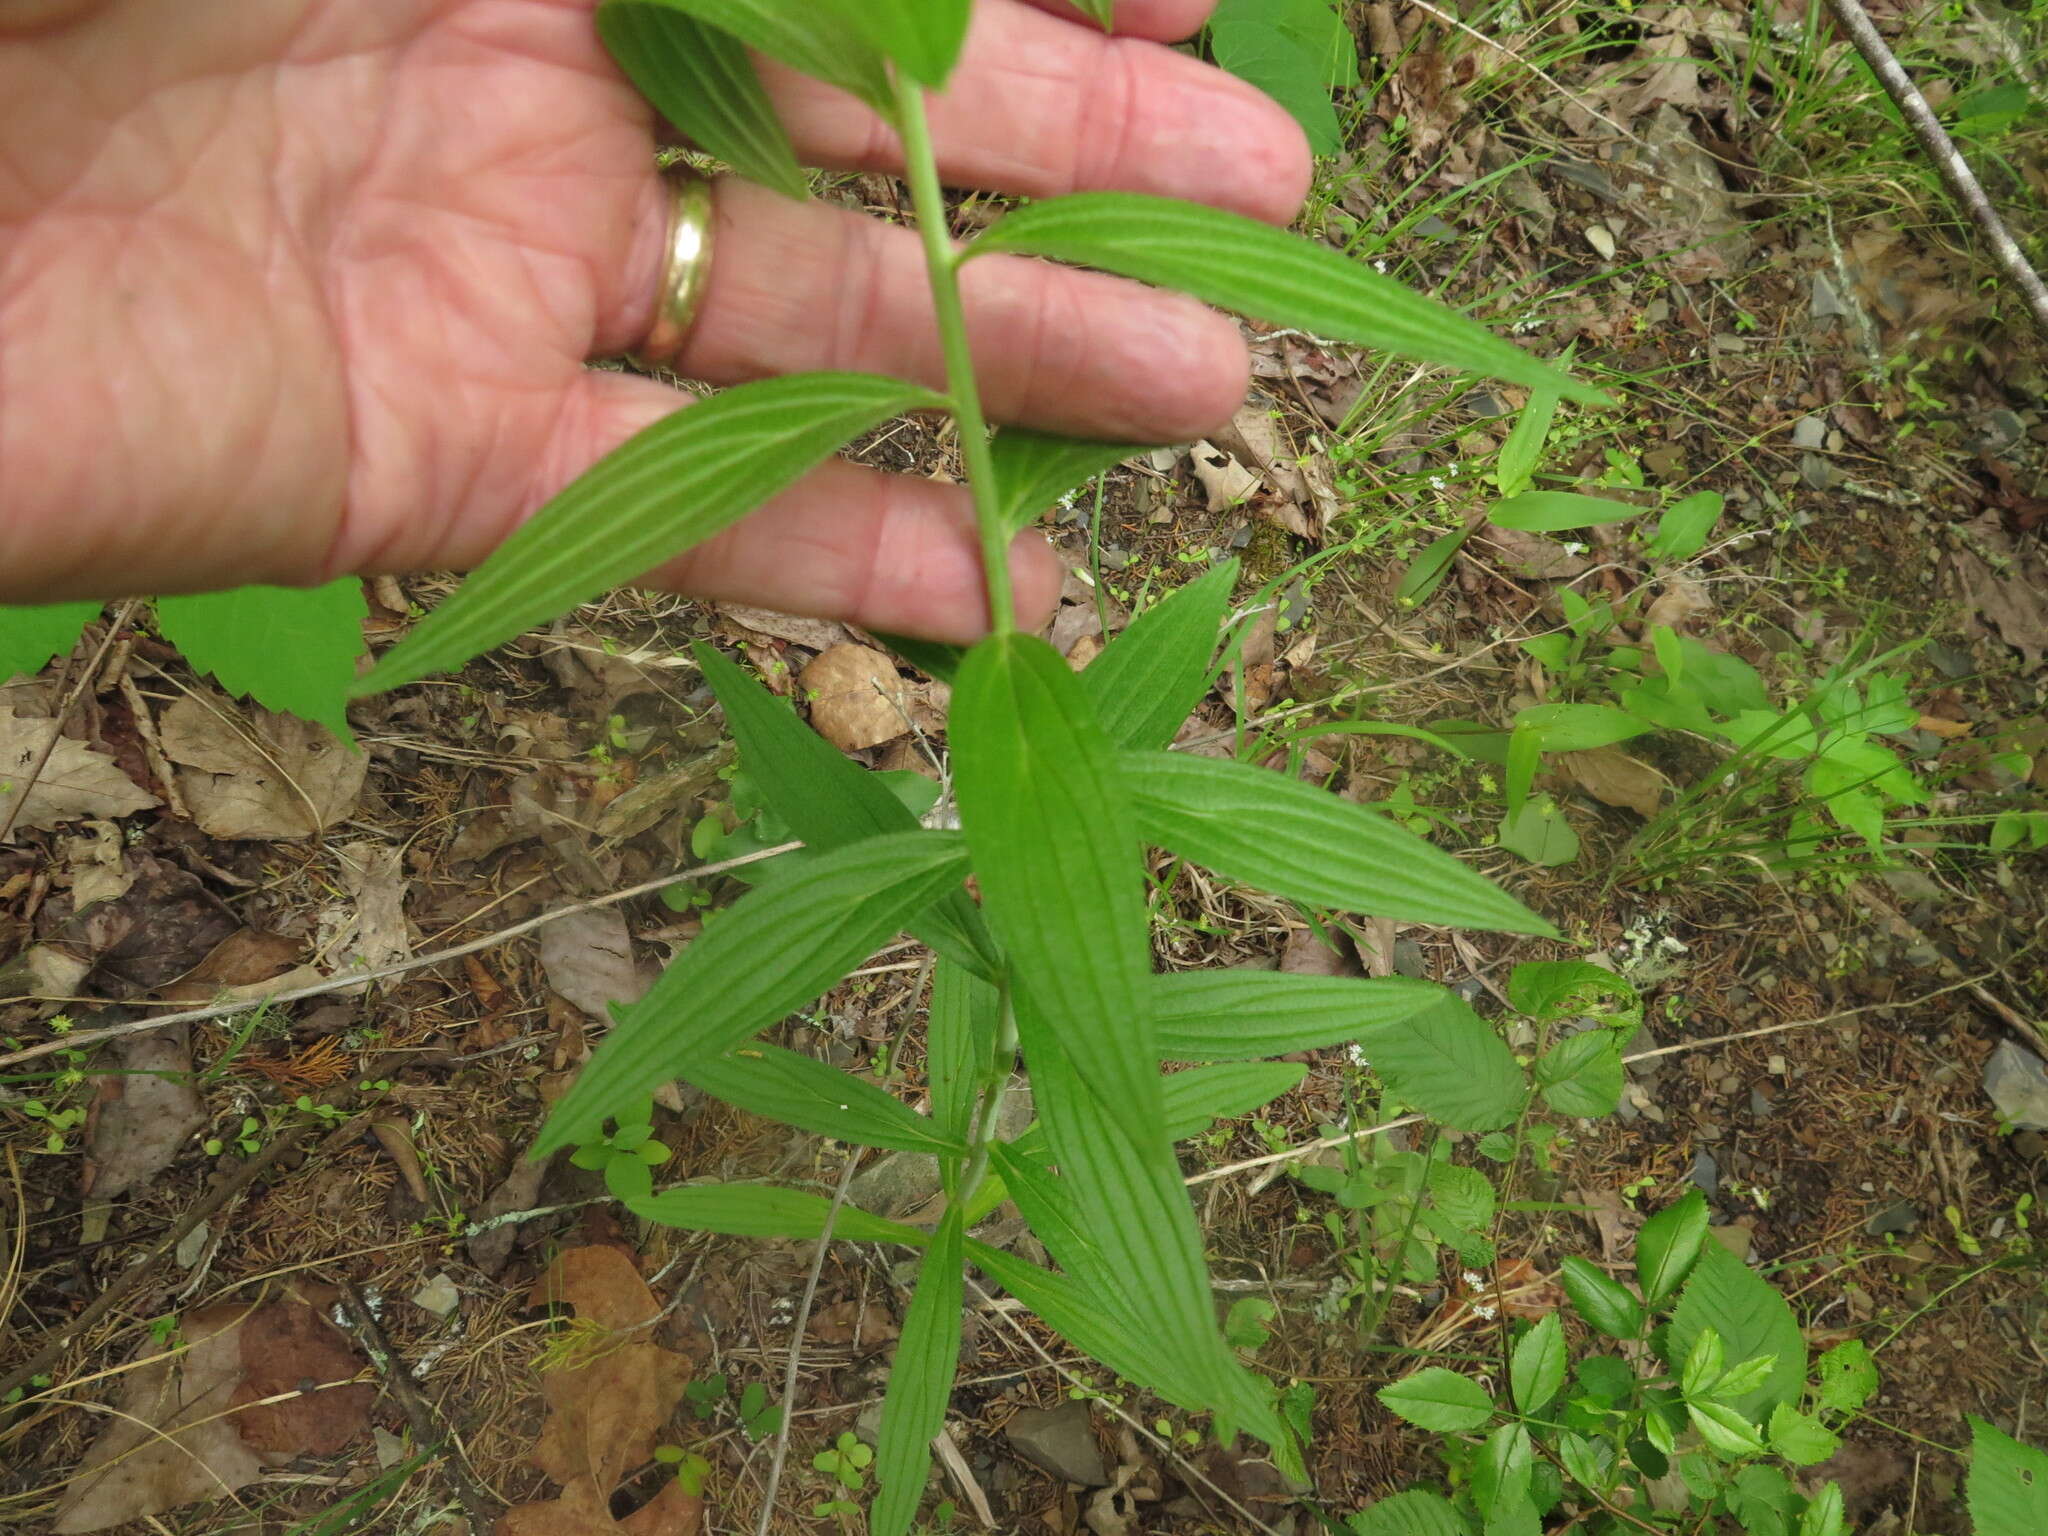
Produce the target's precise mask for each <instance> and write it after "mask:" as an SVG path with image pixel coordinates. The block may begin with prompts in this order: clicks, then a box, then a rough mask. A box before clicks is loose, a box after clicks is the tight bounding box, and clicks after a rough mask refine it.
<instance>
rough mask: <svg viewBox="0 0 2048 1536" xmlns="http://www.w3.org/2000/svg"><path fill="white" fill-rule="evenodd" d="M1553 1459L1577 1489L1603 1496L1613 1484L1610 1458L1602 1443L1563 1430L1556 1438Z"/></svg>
mask: <svg viewBox="0 0 2048 1536" xmlns="http://www.w3.org/2000/svg"><path fill="white" fill-rule="evenodd" d="M1557 1459H1558V1461H1559V1462H1560V1463H1561V1464H1562V1465H1563V1467H1564V1470H1565V1475H1566V1476H1567V1477H1569V1478H1571V1480H1572V1481H1573V1482H1575V1483H1577V1484H1578V1485H1579V1486H1580V1487H1581V1488H1585V1489H1588V1490H1590V1491H1591V1492H1593V1493H1596V1494H1604V1493H1605V1492H1606V1491H1607V1489H1608V1487H1609V1486H1610V1484H1611V1483H1612V1481H1613V1474H1612V1467H1613V1464H1614V1455H1613V1451H1612V1449H1611V1448H1610V1447H1609V1446H1608V1444H1607V1443H1606V1442H1605V1441H1601V1442H1599V1443H1598V1445H1597V1447H1596V1444H1595V1442H1593V1441H1590V1440H1587V1439H1586V1438H1585V1437H1583V1436H1581V1435H1575V1434H1573V1433H1572V1432H1571V1431H1570V1430H1566V1431H1565V1432H1564V1433H1563V1434H1561V1435H1559V1436H1558V1437H1557Z"/></svg>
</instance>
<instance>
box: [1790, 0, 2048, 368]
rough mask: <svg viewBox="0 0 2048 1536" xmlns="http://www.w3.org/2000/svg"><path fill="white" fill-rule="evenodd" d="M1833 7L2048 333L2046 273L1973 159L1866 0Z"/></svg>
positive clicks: (1834, 2) (1838, 1)
mask: <svg viewBox="0 0 2048 1536" xmlns="http://www.w3.org/2000/svg"><path fill="white" fill-rule="evenodd" d="M1828 9H1829V10H1830V11H1832V12H1834V16H1835V20H1836V21H1838V22H1840V23H1841V26H1842V30H1843V31H1844V32H1846V33H1848V34H1849V41H1850V42H1851V43H1853V44H1854V45H1855V47H1856V51H1857V52H1858V53H1860V54H1862V55H1863V62H1864V63H1866V64H1868V65H1869V66H1870V67H1871V70H1872V71H1873V72H1874V73H1875V74H1876V75H1877V78H1878V79H1879V80H1880V81H1881V82H1883V85H1884V89H1885V94H1886V95H1888V96H1890V97H1891V99H1892V102H1893V104H1894V105H1896V106H1897V107H1898V109H1899V111H1900V113H1901V114H1902V115H1903V116H1904V117H1905V119H1906V125H1907V126H1908V127H1909V128H1911V129H1912V130H1913V137H1914V138H1916V139H1918V140H1919V141H1920V147H1921V148H1922V149H1924V150H1925V151H1926V152H1927V158H1928V159H1930V160H1932V161H1933V162H1934V170H1935V174H1936V175H1938V176H1939V177H1941V180H1942V184H1943V185H1944V186H1946V187H1947V188H1948V190H1949V192H1950V194H1951V195H1952V196H1953V197H1954V198H1955V200H1956V201H1957V202H1959V203H1961V204H1962V205H1963V210H1964V212H1966V213H1968V214H1969V216H1970V221H1971V222H1972V223H1974V224H1975V225H1976V226H1977V228H1978V229H1979V230H1981V231H1982V232H1983V235H1984V238H1985V239H1986V240H1988V241H1989V242H1990V243H1991V254H1992V255H1993V256H1995V257H1997V258H1998V264H1999V265H2000V266H2001V267H2003V268H2005V274H2006V276H2007V277H2010V278H2011V279H2012V280H2013V283H2014V284H2015V285H2016V286H2017V287H2018V288H2019V290H2020V293H2021V294H2022V295H2023V296H2024V297H2025V299H2026V303H2027V308H2028V309H2030V310H2031V311H2033V315H2034V323H2035V324H2036V325H2038V326H2040V328H2041V331H2042V334H2043V335H2048V285H2044V284H2043V283H2042V281H2041V274H2040V273H2038V272H2036V271H2035V270H2034V268H2033V264H2032V263H2031V262H2029V261H2028V260H2027V257H2026V253H2025V252H2024V251H2022V250H2021V249H2020V246H2019V242H2018V241H2017V240H2015V239H2013V237H2012V231H2011V230H2009V229H2007V228H2006V227H2005V220H2003V219H2001V218H2000V217H1999V216H1998V210H1997V209H1996V208H1994V207H1992V206H1991V199H1990V198H1988V197H1986V196H1985V195H1984V188H1983V186H1982V184H1980V183H1979V182H1978V180H1977V177H1976V173H1975V172H1973V171H1972V170H1971V169H1970V163H1969V161H1967V160H1965V159H1964V158H1963V156H1962V152H1961V151H1960V150H1958V149H1957V148H1956V146H1955V141H1954V140H1952V139H1951V138H1949V136H1948V131H1947V130H1946V129H1944V128H1943V127H1942V126H1941V122H1940V119H1938V118H1936V117H1935V115H1934V109H1933V108H1932V107H1930V106H1928V105H1927V98H1926V97H1925V96H1922V95H1921V94H1920V88H1919V87H1918V86H1917V85H1915V84H1914V83H1913V81H1912V77H1911V76H1909V75H1908V74H1907V73H1906V71H1905V70H1904V69H1902V68H1901V67H1900V65H1899V61H1898V59H1897V58H1895V57H1894V56H1893V54H1892V50H1891V48H1890V46H1889V45H1888V44H1887V43H1886V42H1885V40H1884V39H1883V38H1882V37H1880V36H1879V35H1878V31H1877V28H1876V27H1875V26H1873V25H1872V24H1871V20H1870V13H1869V12H1867V11H1865V10H1864V9H1863V5H1862V0H1828Z"/></svg>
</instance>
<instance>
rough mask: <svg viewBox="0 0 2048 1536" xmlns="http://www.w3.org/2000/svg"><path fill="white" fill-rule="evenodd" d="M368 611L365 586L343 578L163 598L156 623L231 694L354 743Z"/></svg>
mask: <svg viewBox="0 0 2048 1536" xmlns="http://www.w3.org/2000/svg"><path fill="white" fill-rule="evenodd" d="M369 611H370V609H369V605H368V604H367V603H365V602H364V601H363V584H362V582H361V581H360V580H358V579H357V578H356V577H354V576H344V577H343V578H342V579H341V580H339V581H333V582H329V583H328V584H327V585H326V586H324V587H311V588H304V589H300V588H293V587H237V588H235V589H234V590H233V591H231V592H206V593H201V594H198V595H197V596H193V597H160V598H158V599H157V602H156V622H157V627H158V629H160V630H161V631H162V632H163V637H164V638H165V639H166V640H168V641H170V642H171V644H173V645H175V646H176V647H177V648H178V649H179V651H180V652H182V653H183V654H184V657H185V659H186V660H187V661H189V662H191V663H192V665H193V666H194V667H195V668H197V669H198V670H199V671H201V672H210V673H212V674H213V676H214V680H215V681H216V682H218V683H219V684H220V685H221V687H223V688H224V689H226V690H227V691H228V692H229V693H232V694H246V695H248V696H249V697H250V698H252V699H254V700H255V701H256V702H257V703H258V704H261V705H262V706H263V707H264V708H265V709H275V710H280V711H284V712H288V713H290V714H294V715H298V716H299V717H301V718H302V719H306V720H315V721H318V722H319V723H320V724H321V725H324V726H326V727H327V729H329V730H330V731H332V732H334V734H335V735H337V736H339V737H341V738H342V739H343V740H344V741H348V740H352V739H353V737H352V736H351V735H350V733H349V728H348V714H347V709H346V706H347V702H348V695H349V689H350V687H351V686H352V685H353V684H354V683H355V680H356V661H357V659H358V658H359V657H361V656H362V654H363V619H364V618H365V617H366V616H367V615H368V613H369Z"/></svg>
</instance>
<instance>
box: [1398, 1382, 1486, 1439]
mask: <svg viewBox="0 0 2048 1536" xmlns="http://www.w3.org/2000/svg"><path fill="white" fill-rule="evenodd" d="M1379 1400H1380V1402H1381V1403H1382V1404H1383V1405H1385V1407H1386V1408H1387V1410H1388V1411H1389V1412H1391V1413H1395V1414H1398V1415H1399V1416H1400V1417H1402V1418H1404V1419H1406V1420H1407V1421H1408V1422H1409V1423H1410V1424H1413V1425H1415V1426H1416V1427H1417V1428H1418V1429H1433V1430H1435V1431H1436V1432H1437V1433H1438V1434H1440V1435H1455V1434H1463V1433H1465V1432H1466V1431H1468V1430H1474V1429H1477V1428H1479V1427H1480V1425H1482V1424H1484V1423H1485V1422H1486V1421H1487V1420H1488V1419H1490V1418H1492V1417H1493V1399H1492V1398H1491V1397H1489V1396H1488V1395H1487V1392H1486V1388H1484V1387H1482V1386H1480V1385H1479V1383H1478V1382H1476V1381H1474V1380H1473V1379H1472V1378H1471V1377H1470V1376H1460V1375H1459V1374H1458V1373H1457V1372H1456V1371H1447V1370H1445V1369H1444V1368H1443V1367H1442V1366H1440V1365H1432V1366H1426V1367H1424V1368H1423V1369H1422V1370H1419V1371H1417V1372H1416V1373H1415V1374H1414V1375H1412V1376H1403V1377H1402V1378H1401V1379H1400V1380H1399V1381H1393V1382H1389V1383H1387V1385H1386V1386H1384V1387H1381V1388H1380V1390H1379Z"/></svg>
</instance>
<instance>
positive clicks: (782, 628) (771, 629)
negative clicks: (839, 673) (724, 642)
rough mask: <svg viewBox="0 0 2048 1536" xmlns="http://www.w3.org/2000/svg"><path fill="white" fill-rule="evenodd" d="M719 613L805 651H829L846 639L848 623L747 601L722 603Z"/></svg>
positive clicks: (744, 627) (719, 606)
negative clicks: (802, 614) (783, 610)
mask: <svg viewBox="0 0 2048 1536" xmlns="http://www.w3.org/2000/svg"><path fill="white" fill-rule="evenodd" d="M718 612H719V614H720V616H721V617H723V618H727V619H730V620H732V622H733V623H735V624H737V625H739V626H740V627H741V628H742V629H750V630H752V631H753V632H754V633H755V634H757V635H766V636H768V637H769V638H771V639H775V640H786V641H788V642H789V643H790V644H791V645H800V646H802V647H804V649H806V650H811V651H827V650H830V649H831V648H832V647H833V646H835V645H840V644H843V643H844V642H845V640H846V638H847V633H846V626H845V625H844V624H840V623H837V622H835V621H833V620H831V619H806V618H800V617H798V616H797V615H795V614H789V613H777V612H775V611H774V610H773V609H772V608H750V607H748V606H747V605H746V604H745V603H720V604H719V605H718Z"/></svg>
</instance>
